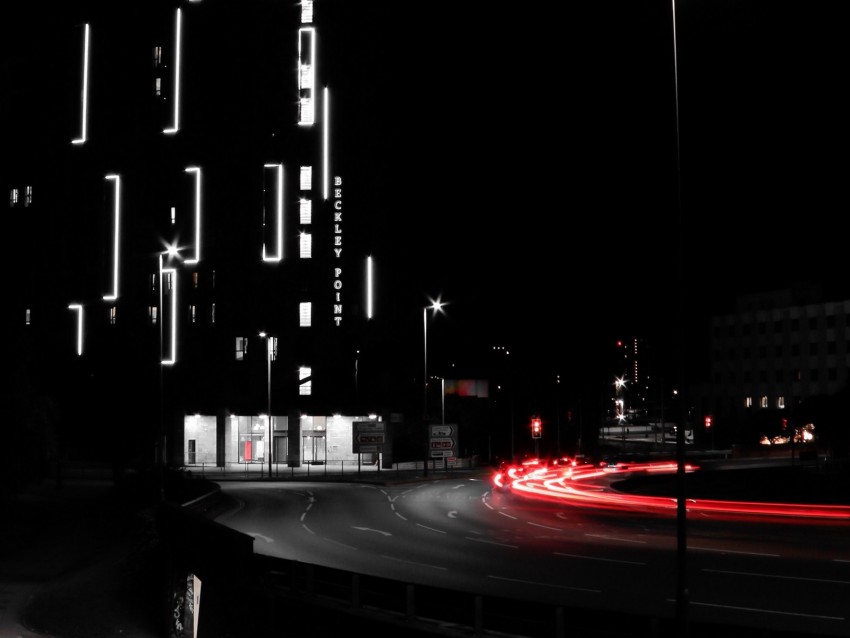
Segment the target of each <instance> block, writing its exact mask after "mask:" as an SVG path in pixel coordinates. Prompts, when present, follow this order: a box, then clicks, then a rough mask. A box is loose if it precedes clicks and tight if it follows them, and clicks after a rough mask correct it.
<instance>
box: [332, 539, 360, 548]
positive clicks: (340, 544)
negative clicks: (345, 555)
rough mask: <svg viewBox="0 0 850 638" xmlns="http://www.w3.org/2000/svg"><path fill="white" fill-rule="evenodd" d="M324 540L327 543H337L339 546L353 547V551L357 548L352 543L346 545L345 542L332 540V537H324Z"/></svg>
mask: <svg viewBox="0 0 850 638" xmlns="http://www.w3.org/2000/svg"><path fill="white" fill-rule="evenodd" d="M325 540H326V541H327V542H328V543H333V544H334V545H339V546H340V547H345V549H353V550H354V551H357V548H356V547H354V545H346V544H345V543H340V542H339V541H337V540H334V539H332V538H325Z"/></svg>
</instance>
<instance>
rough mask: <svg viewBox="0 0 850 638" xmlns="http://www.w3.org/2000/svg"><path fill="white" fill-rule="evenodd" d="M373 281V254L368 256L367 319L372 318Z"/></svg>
mask: <svg viewBox="0 0 850 638" xmlns="http://www.w3.org/2000/svg"><path fill="white" fill-rule="evenodd" d="M372 282H373V275H372V256H371V255H370V256H369V257H367V258H366V318H367V319H371V318H372V301H373V297H372V293H373V290H372Z"/></svg>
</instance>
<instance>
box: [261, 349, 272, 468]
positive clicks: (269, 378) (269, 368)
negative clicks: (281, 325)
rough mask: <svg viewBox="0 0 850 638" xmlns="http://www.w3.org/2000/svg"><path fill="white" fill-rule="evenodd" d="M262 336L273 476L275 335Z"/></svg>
mask: <svg viewBox="0 0 850 638" xmlns="http://www.w3.org/2000/svg"><path fill="white" fill-rule="evenodd" d="M260 336H261V337H263V338H265V340H266V399H267V403H266V407H267V408H268V418H269V426H268V427H269V437H268V441H269V442H268V448H269V449H268V455H269V478H271V477H272V453H273V450H274V430H273V428H272V340H273V339H274V337H272V336H271V335H267V334H266V333H265V332H261V333H260Z"/></svg>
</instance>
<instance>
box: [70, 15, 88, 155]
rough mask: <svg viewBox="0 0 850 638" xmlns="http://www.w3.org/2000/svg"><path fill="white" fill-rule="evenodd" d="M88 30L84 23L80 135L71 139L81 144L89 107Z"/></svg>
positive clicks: (85, 130) (86, 129)
mask: <svg viewBox="0 0 850 638" xmlns="http://www.w3.org/2000/svg"><path fill="white" fill-rule="evenodd" d="M89 32H90V27H89V25H88V23H86V30H85V37H84V38H83V86H82V92H81V93H82V95H81V100H82V106H83V108H82V116H81V118H80V136H79V137H78V138H77V139H75V140H72V141H71V143H72V144H83V143H85V141H86V136H87V135H88V108H89Z"/></svg>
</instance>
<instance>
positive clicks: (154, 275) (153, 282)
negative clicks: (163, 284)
mask: <svg viewBox="0 0 850 638" xmlns="http://www.w3.org/2000/svg"><path fill="white" fill-rule="evenodd" d="M158 276H159V275H158V274H157V273H151V292H156V280H157V278H158Z"/></svg>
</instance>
